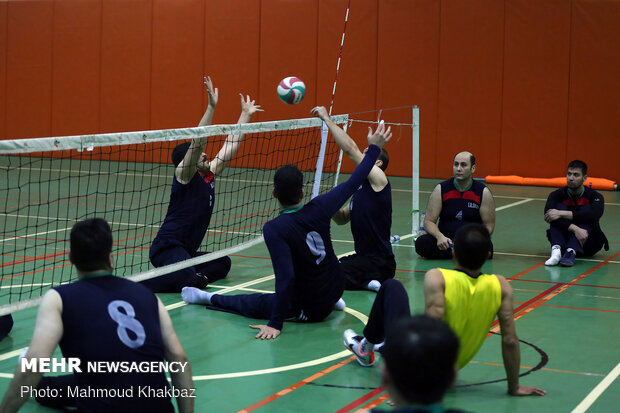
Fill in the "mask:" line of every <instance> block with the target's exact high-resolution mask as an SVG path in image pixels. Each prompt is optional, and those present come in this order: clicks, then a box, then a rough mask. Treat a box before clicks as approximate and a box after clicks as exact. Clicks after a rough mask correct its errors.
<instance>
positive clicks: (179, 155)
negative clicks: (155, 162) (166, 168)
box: [171, 142, 190, 167]
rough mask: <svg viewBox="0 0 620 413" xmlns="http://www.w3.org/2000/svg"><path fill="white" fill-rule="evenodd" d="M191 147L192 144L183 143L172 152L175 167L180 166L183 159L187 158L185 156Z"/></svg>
mask: <svg viewBox="0 0 620 413" xmlns="http://www.w3.org/2000/svg"><path fill="white" fill-rule="evenodd" d="M189 145H190V142H185V143H181V144H179V145H177V146H176V147H175V148H174V149H173V150H172V156H171V158H172V163H173V164H174V166H175V167H176V166H179V164H180V163H181V161H182V160H183V158H185V154H186V153H187V151H188V150H189Z"/></svg>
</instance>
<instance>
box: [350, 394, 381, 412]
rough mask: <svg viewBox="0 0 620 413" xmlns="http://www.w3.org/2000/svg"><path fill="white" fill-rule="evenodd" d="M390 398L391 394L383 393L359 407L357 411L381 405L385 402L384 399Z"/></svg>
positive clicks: (364, 410)
mask: <svg viewBox="0 0 620 413" xmlns="http://www.w3.org/2000/svg"><path fill="white" fill-rule="evenodd" d="M389 398H390V395H389V394H387V393H385V394H382V395H381V396H379V397H377V398H376V399H375V400H373V401H371V402H370V403H368V404H367V405H366V406H364V407H362V408H360V409H357V410H356V411H355V413H358V412H359V413H363V412H368V411H370V410H372V409H374V408H375V407H377V406H378V405H380V404H381V403H383V402H384V401H386V400H387V399H389Z"/></svg>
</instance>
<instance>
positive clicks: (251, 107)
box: [239, 93, 263, 116]
mask: <svg viewBox="0 0 620 413" xmlns="http://www.w3.org/2000/svg"><path fill="white" fill-rule="evenodd" d="M239 96H240V97H241V111H242V112H243V113H244V114H247V115H248V116H252V115H253V114H255V113H256V112H263V110H262V109H261V108H260V105H257V104H256V101H255V100H250V95H247V96H246V98H245V100H244V99H243V95H242V94H241V93H239Z"/></svg>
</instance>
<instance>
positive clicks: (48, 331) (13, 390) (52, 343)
mask: <svg viewBox="0 0 620 413" xmlns="http://www.w3.org/2000/svg"><path fill="white" fill-rule="evenodd" d="M62 333H63V325H62V299H61V298H60V295H59V294H58V293H57V292H56V291H55V290H49V291H48V292H47V293H45V296H44V297H43V302H42V303H41V306H40V307H39V312H38V313H37V321H36V324H35V326H34V333H33V334H32V340H31V341H30V345H29V347H28V352H27V353H26V356H25V357H24V360H30V359H33V358H34V359H39V358H50V357H52V354H53V353H54V349H55V348H56V346H57V345H58V342H59V341H60V339H61V337H62ZM41 376H43V373H40V372H36V373H34V372H32V371H22V368H21V365H18V366H17V368H16V369H15V373H14V374H13V380H12V381H11V384H10V385H9V388H8V390H7V391H6V393H5V395H4V399H3V400H2V404H1V405H0V412H3V413H4V412H16V411H17V410H19V408H20V407H21V406H22V405H23V404H24V403H25V402H26V400H28V397H29V395H30V392H28V393H27V394H24V395H23V396H22V394H23V393H22V392H21V389H24V388H28V389H33V388H36V386H37V384H38V383H39V380H41Z"/></svg>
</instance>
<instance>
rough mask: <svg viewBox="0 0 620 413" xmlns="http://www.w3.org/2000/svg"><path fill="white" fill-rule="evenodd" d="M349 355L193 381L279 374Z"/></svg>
mask: <svg viewBox="0 0 620 413" xmlns="http://www.w3.org/2000/svg"><path fill="white" fill-rule="evenodd" d="M350 355H351V352H350V351H349V350H343V351H341V352H340V353H334V354H332V355H330V356H325V357H322V358H318V359H315V360H310V361H305V362H303V363H297V364H289V365H288V366H282V367H272V368H269V369H262V370H253V371H240V372H236V373H223V374H209V375H205V376H194V381H202V380H217V379H232V378H236V377H248V376H259V375H261V374H272V373H279V372H282V371H288V370H296V369H301V368H304V367H311V366H316V365H318V364H322V363H327V362H330V361H334V360H338V359H341V358H344V357H348V356H350Z"/></svg>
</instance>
